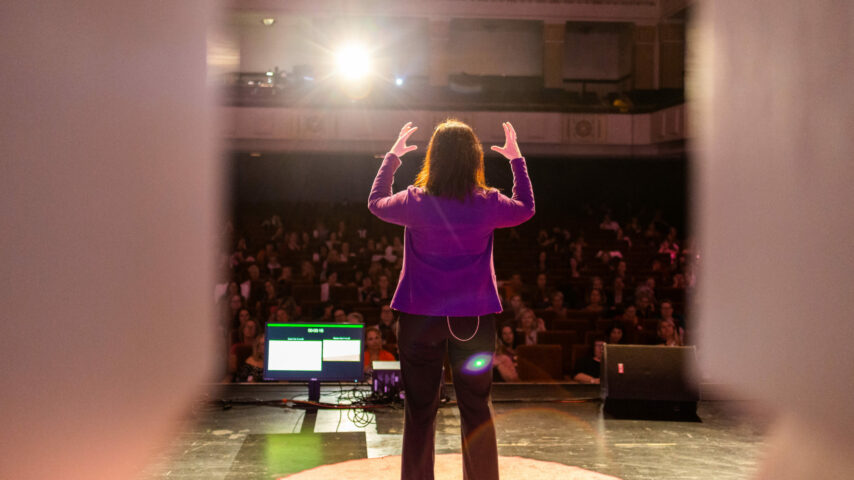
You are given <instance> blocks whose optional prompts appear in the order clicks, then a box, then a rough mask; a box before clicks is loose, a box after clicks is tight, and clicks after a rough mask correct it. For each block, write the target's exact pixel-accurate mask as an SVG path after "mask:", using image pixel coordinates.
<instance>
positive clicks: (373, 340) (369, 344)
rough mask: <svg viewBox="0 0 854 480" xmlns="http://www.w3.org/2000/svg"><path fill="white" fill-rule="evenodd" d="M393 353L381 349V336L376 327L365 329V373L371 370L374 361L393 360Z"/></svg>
mask: <svg viewBox="0 0 854 480" xmlns="http://www.w3.org/2000/svg"><path fill="white" fill-rule="evenodd" d="M394 360H395V358H394V355H392V354H391V352H389V351H387V350H383V349H382V337H381V336H380V331H379V329H378V328H377V327H368V328H366V329H365V360H364V363H365V364H364V369H365V373H368V372H370V371H373V363H374V362H375V361H394Z"/></svg>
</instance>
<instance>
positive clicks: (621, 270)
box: [614, 260, 629, 282]
mask: <svg viewBox="0 0 854 480" xmlns="http://www.w3.org/2000/svg"><path fill="white" fill-rule="evenodd" d="M628 268H629V264H628V263H626V261H625V260H620V261H619V262H617V265H616V266H615V267H614V277H620V278H622V279H623V282H625V281H626V275H627V273H626V272H627V270H628Z"/></svg>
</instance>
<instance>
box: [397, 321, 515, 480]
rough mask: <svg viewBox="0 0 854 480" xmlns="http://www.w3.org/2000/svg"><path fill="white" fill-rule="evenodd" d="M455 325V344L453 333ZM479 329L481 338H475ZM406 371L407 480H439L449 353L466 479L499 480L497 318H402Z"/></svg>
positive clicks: (403, 475) (404, 460) (403, 473)
mask: <svg viewBox="0 0 854 480" xmlns="http://www.w3.org/2000/svg"><path fill="white" fill-rule="evenodd" d="M449 321H450V325H451V328H452V329H453V334H454V335H456V336H457V337H459V338H460V339H463V340H466V339H468V338H469V337H472V335H473V334H474V336H473V337H472V338H471V340H469V341H465V342H463V341H459V340H457V339H455V338H454V337H453V336H452V335H451V332H450V331H449V329H448V322H449ZM475 328H477V333H476V334H475ZM399 333H400V338H399V339H398V341H399V343H398V348H399V350H400V369H401V375H402V377H403V388H404V391H405V395H406V399H405V420H404V426H403V458H402V464H401V480H433V461H434V456H435V436H436V411H437V410H438V408H439V395H440V387H441V384H442V382H443V378H442V366H443V360H444V356H445V351H446V350H447V352H448V357H449V358H450V362H451V369H452V373H453V378H454V391H455V392H456V397H457V405H458V407H459V410H460V419H461V427H462V432H461V433H462V453H463V478H464V479H465V480H498V447H497V445H496V440H495V425H494V424H493V419H492V401H491V397H490V391H491V389H492V354H493V352H494V351H495V321H494V318H493V315H484V316H481V317H480V323H479V326H478V318H477V317H450V319H448V318H446V317H425V316H420V315H410V314H407V313H401V316H400V329H399Z"/></svg>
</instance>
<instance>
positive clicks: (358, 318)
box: [345, 312, 365, 325]
mask: <svg viewBox="0 0 854 480" xmlns="http://www.w3.org/2000/svg"><path fill="white" fill-rule="evenodd" d="M345 323H352V324H354V325H358V324H361V325H364V324H365V317H364V315H362V314H361V313H359V312H352V313H348V314H347V321H346V322H345Z"/></svg>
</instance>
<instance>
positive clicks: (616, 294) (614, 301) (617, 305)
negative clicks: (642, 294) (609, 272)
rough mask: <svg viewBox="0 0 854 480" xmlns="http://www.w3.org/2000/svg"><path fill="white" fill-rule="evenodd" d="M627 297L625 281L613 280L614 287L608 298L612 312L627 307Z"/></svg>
mask: <svg viewBox="0 0 854 480" xmlns="http://www.w3.org/2000/svg"><path fill="white" fill-rule="evenodd" d="M629 303H630V302H629V297H628V295H627V294H626V281H625V280H624V279H623V277H615V278H614V287H613V290H612V293H611V298H610V307H611V309H612V310H620V309H623V308H625V306H626V305H628V304H629Z"/></svg>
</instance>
